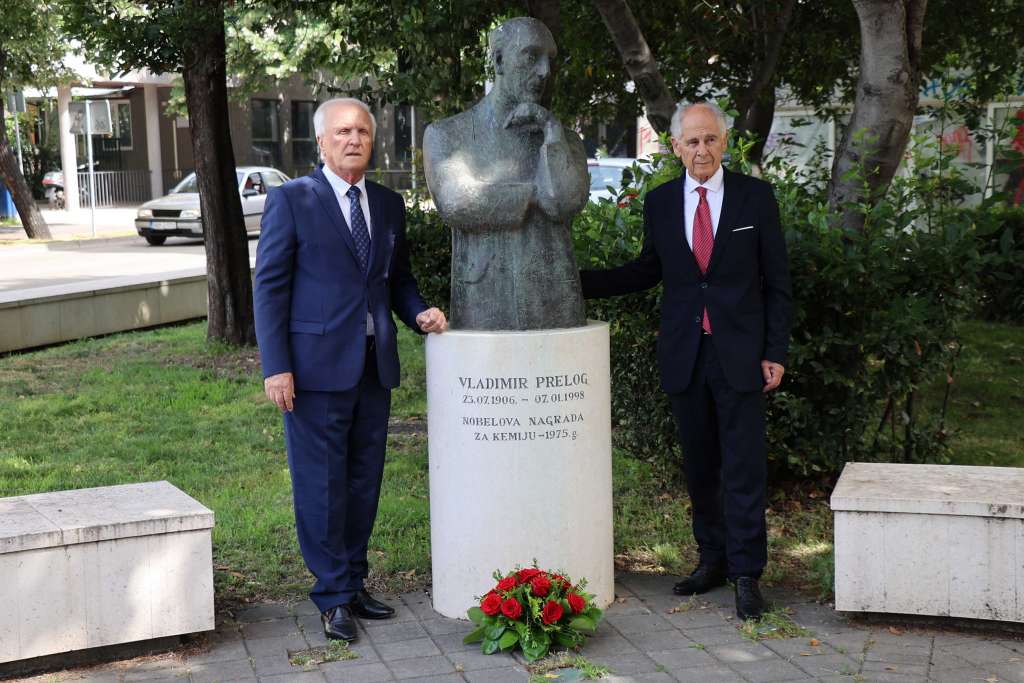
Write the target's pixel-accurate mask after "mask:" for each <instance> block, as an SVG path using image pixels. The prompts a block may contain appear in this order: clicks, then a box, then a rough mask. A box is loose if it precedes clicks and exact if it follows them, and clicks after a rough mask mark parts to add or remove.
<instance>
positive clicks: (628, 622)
mask: <svg viewBox="0 0 1024 683" xmlns="http://www.w3.org/2000/svg"><path fill="white" fill-rule="evenodd" d="M608 623H610V624H611V625H612V626H614V627H615V629H616V630H617V631H618V632H619V633H621V634H622V635H624V636H628V635H634V634H638V633H654V632H655V631H669V630H672V628H673V626H672V624H671V623H669V622H668V621H667V620H666V619H664V618H662V617H661V616H660V615H657V614H629V615H622V616H613V617H609V618H608Z"/></svg>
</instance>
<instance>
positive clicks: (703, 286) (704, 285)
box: [700, 282, 708, 289]
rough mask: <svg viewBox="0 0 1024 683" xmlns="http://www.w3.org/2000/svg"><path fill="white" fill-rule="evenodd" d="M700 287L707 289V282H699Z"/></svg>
mask: <svg viewBox="0 0 1024 683" xmlns="http://www.w3.org/2000/svg"><path fill="white" fill-rule="evenodd" d="M700 288H701V289H707V288H708V283H706V282H702V283H700Z"/></svg>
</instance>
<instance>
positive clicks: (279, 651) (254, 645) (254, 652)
mask: <svg viewBox="0 0 1024 683" xmlns="http://www.w3.org/2000/svg"><path fill="white" fill-rule="evenodd" d="M245 647H246V649H247V650H248V651H249V656H250V657H252V658H253V659H264V658H266V657H287V656H288V653H289V652H295V651H297V650H305V649H308V648H309V644H308V643H307V642H306V639H305V638H303V637H302V636H301V635H300V634H298V633H296V634H295V635H291V636H286V637H284V638H260V639H259V640H246V641H245Z"/></svg>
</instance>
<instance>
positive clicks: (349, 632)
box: [320, 605, 359, 643]
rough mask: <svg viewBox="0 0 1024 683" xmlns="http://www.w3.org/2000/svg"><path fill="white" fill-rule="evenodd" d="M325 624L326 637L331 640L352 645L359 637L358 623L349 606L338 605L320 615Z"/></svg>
mask: <svg viewBox="0 0 1024 683" xmlns="http://www.w3.org/2000/svg"><path fill="white" fill-rule="evenodd" d="M320 621H322V622H323V624H324V635H325V636H327V637H328V638H329V639H331V640H344V641H346V642H349V643H351V642H352V641H354V640H355V639H356V638H358V637H359V634H358V632H357V631H356V621H355V619H353V618H352V612H351V611H349V608H348V605H338V606H337V607H332V608H331V609H329V610H327V611H326V612H323V613H321V614H320Z"/></svg>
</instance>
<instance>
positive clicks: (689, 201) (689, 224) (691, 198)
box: [683, 166, 725, 250]
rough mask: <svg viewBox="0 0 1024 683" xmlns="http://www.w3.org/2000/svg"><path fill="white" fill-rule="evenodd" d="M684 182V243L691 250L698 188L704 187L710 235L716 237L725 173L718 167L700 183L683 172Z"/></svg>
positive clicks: (723, 192) (698, 199)
mask: <svg viewBox="0 0 1024 683" xmlns="http://www.w3.org/2000/svg"><path fill="white" fill-rule="evenodd" d="M684 175H685V176H686V181H685V183H684V184H683V216H685V217H686V243H687V244H689V245H690V249H691V250H692V249H693V218H694V216H695V215H696V214H697V204H698V203H699V202H700V194H699V193H698V192H697V188H698V187H706V188H707V190H708V191H707V193H706V196H707V198H708V207H709V208H710V209H711V234H712V235H714V236H716V237H717V236H718V219H719V217H720V216H721V215H722V200H723V199H724V197H725V182H724V179H725V171H723V170H722V167H721V166H719V167H718V170H717V171H715V173H714V175H712V176H711V177H710V178H708V179H707V181H706V182H704V183H701V182H699V181H698V180H697V179H696V178H694V177H692V176H691V175H690V173H689V171H687V172H685V173H684Z"/></svg>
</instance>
